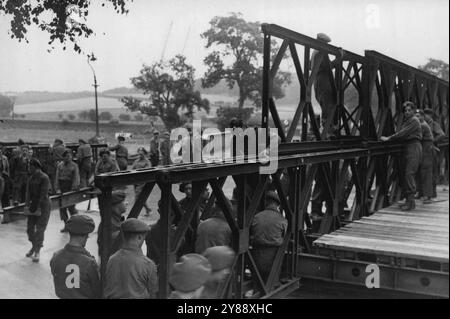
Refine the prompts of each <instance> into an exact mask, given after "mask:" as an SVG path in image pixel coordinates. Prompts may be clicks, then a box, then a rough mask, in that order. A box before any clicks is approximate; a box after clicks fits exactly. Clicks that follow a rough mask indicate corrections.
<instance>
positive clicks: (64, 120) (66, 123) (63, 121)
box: [61, 119, 70, 126]
mask: <svg viewBox="0 0 450 319" xmlns="http://www.w3.org/2000/svg"><path fill="white" fill-rule="evenodd" d="M61 124H62V125H63V126H67V125H69V124H70V122H69V120H68V119H63V120H62V121H61Z"/></svg>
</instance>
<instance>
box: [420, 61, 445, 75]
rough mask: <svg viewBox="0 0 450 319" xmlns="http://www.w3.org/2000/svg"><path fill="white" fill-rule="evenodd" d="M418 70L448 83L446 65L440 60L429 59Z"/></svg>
mask: <svg viewBox="0 0 450 319" xmlns="http://www.w3.org/2000/svg"><path fill="white" fill-rule="evenodd" d="M419 69H421V70H423V71H425V72H428V73H430V74H433V75H435V76H437V77H438V78H441V79H443V80H445V81H448V63H446V62H444V61H442V60H438V59H433V58H429V59H428V62H427V63H426V64H424V65H419Z"/></svg>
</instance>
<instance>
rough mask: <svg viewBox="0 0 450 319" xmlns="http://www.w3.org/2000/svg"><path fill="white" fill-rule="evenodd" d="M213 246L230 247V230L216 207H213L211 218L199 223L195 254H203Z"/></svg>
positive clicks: (219, 209)
mask: <svg viewBox="0 0 450 319" xmlns="http://www.w3.org/2000/svg"><path fill="white" fill-rule="evenodd" d="M214 246H231V228H230V226H229V225H228V223H227V222H226V220H225V216H224V215H223V212H222V209H221V208H220V207H219V206H218V205H216V206H215V207H214V213H213V216H212V217H211V218H208V219H206V220H204V221H202V222H200V224H199V225H198V227H197V240H196V241H195V252H196V253H198V254H203V253H204V252H205V250H206V249H207V248H209V247H214Z"/></svg>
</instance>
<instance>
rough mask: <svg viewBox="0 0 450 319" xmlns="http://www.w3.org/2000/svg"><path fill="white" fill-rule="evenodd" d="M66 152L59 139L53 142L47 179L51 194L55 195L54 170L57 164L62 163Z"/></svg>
mask: <svg viewBox="0 0 450 319" xmlns="http://www.w3.org/2000/svg"><path fill="white" fill-rule="evenodd" d="M65 151H66V147H65V146H64V142H63V141H62V140H60V139H58V138H57V139H55V141H54V142H53V147H52V149H51V160H50V165H49V167H48V177H49V178H50V183H51V185H52V192H53V193H56V189H55V176H56V168H57V167H58V164H59V163H61V162H62V161H63V155H62V154H63V153H64V152H65Z"/></svg>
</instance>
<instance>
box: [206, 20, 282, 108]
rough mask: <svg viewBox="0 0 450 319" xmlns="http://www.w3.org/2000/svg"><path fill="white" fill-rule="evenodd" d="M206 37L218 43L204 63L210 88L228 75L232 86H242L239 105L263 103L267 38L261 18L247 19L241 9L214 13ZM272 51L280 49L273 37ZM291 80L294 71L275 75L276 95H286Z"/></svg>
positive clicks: (211, 44)
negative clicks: (263, 66) (219, 13)
mask: <svg viewBox="0 0 450 319" xmlns="http://www.w3.org/2000/svg"><path fill="white" fill-rule="evenodd" d="M202 37H203V38H204V39H206V48H211V47H214V48H215V50H214V51H212V52H211V53H210V54H209V55H208V56H206V57H205V59H204V63H205V65H206V66H207V68H208V69H207V71H206V73H205V75H204V78H203V79H202V86H203V87H204V88H210V87H213V86H215V85H217V84H218V83H219V82H220V81H221V80H222V79H224V80H225V81H226V83H227V85H228V88H229V89H230V90H231V89H233V88H234V86H235V85H237V86H238V88H239V100H238V105H239V108H243V107H244V102H245V100H247V99H249V100H251V101H252V102H253V104H254V105H255V106H256V107H259V106H260V105H261V93H262V92H261V91H262V65H261V61H262V57H263V44H264V39H263V36H262V34H261V31H260V23H259V22H247V21H245V20H244V19H243V18H242V14H240V13H232V14H231V15H230V16H228V17H214V18H213V19H212V20H211V21H210V28H209V29H208V30H207V31H205V32H204V33H203V34H202ZM271 48H272V54H271V56H272V57H274V56H275V53H276V52H277V51H278V49H279V48H278V47H277V45H276V42H275V41H272V45H271ZM290 81H291V77H290V73H288V72H283V71H280V70H279V71H278V72H277V74H276V76H275V78H274V83H273V84H274V89H273V96H274V97H275V98H282V97H283V96H284V92H283V87H284V85H286V84H289V83H290Z"/></svg>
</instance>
